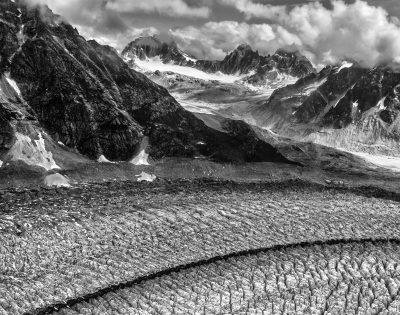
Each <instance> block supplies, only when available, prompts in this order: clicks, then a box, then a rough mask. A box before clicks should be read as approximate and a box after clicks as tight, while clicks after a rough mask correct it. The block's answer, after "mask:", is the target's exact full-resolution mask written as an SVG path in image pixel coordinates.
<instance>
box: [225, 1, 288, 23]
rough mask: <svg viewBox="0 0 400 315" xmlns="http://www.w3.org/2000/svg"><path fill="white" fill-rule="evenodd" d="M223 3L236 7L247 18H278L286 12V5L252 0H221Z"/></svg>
mask: <svg viewBox="0 0 400 315" xmlns="http://www.w3.org/2000/svg"><path fill="white" fill-rule="evenodd" d="M219 1H220V2H221V3H222V4H225V5H229V6H232V7H235V8H236V9H237V10H238V11H240V12H242V13H243V14H244V15H245V17H246V19H250V18H252V17H263V18H277V17H279V16H281V15H285V14H286V10H287V6H286V5H271V4H262V3H255V2H253V1H251V0H219Z"/></svg>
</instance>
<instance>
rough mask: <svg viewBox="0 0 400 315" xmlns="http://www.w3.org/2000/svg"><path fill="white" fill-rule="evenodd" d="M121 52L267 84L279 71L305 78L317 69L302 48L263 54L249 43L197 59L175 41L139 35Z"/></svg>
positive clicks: (129, 58) (128, 56) (127, 55)
mask: <svg viewBox="0 0 400 315" xmlns="http://www.w3.org/2000/svg"><path fill="white" fill-rule="evenodd" d="M122 56H123V57H124V58H125V59H127V60H129V61H130V62H131V66H133V65H134V61H135V59H139V60H145V59H150V58H154V57H159V58H160V60H161V61H162V62H163V63H173V64H176V65H181V66H186V67H194V68H196V69H199V70H202V71H205V72H211V73H216V72H221V73H223V74H228V75H235V74H239V75H249V77H248V78H247V79H246V82H247V83H250V84H254V85H260V84H263V83H264V84H265V81H266V80H268V79H271V78H272V77H273V76H274V75H275V77H276V76H277V75H278V74H279V73H281V74H286V75H288V76H292V77H297V78H302V77H304V76H307V75H309V74H311V73H315V71H316V70H315V69H314V67H313V65H312V64H311V62H310V61H309V60H307V58H306V57H304V56H302V55H301V54H300V53H299V52H289V51H285V50H282V49H280V50H278V51H277V52H276V53H275V54H273V55H272V56H262V55H260V54H259V53H258V51H253V50H252V48H251V47H250V46H249V45H246V44H243V45H240V46H238V47H237V48H236V49H235V50H233V51H232V52H231V53H230V54H228V55H227V56H226V57H225V58H224V59H223V60H220V61H215V60H196V59H194V58H191V57H189V56H188V55H187V54H185V53H184V52H182V51H181V50H179V48H178V47H177V45H176V44H175V43H171V44H166V43H162V42H161V41H159V40H158V39H157V38H155V37H140V38H138V39H136V40H134V41H133V42H131V43H129V44H128V46H127V47H126V48H125V49H124V50H123V51H122Z"/></svg>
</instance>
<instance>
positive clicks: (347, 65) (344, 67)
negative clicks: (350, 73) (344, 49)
mask: <svg viewBox="0 0 400 315" xmlns="http://www.w3.org/2000/svg"><path fill="white" fill-rule="evenodd" d="M352 66H353V63H351V62H348V61H343V62H342V65H341V66H340V68H339V69H337V71H336V73H339V72H340V71H342V70H343V69H346V68H351V67H352Z"/></svg>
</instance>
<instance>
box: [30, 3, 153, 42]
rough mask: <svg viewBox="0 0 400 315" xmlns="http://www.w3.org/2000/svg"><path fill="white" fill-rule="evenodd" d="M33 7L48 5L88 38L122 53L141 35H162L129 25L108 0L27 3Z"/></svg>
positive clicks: (145, 28)
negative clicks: (127, 45) (129, 43)
mask: <svg viewBox="0 0 400 315" xmlns="http://www.w3.org/2000/svg"><path fill="white" fill-rule="evenodd" d="M25 1H26V2H27V3H28V4H30V5H48V6H49V7H50V8H51V9H52V10H53V11H54V12H55V13H58V14H61V15H62V16H63V17H64V18H65V19H66V20H67V21H68V22H70V23H71V24H73V25H74V26H75V27H76V28H77V29H78V31H79V33H80V34H81V35H82V36H84V37H85V38H87V39H95V40H97V41H98V42H99V43H101V44H104V45H110V46H113V47H115V48H117V49H119V50H122V49H123V48H124V46H125V45H126V44H127V43H128V42H130V41H131V40H132V39H134V38H136V37H138V36H150V35H157V34H159V33H160V32H159V30H158V29H156V28H154V27H144V28H137V27H133V26H131V25H129V24H128V23H127V22H126V20H124V19H123V18H122V17H121V15H120V14H119V13H118V12H116V11H114V10H112V9H109V8H107V3H108V0H85V1H82V0H68V1H65V0H25Z"/></svg>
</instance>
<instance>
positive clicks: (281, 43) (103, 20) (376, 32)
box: [28, 0, 400, 65]
mask: <svg viewBox="0 0 400 315" xmlns="http://www.w3.org/2000/svg"><path fill="white" fill-rule="evenodd" d="M28 1H31V2H39V3H46V4H47V5H48V6H49V7H50V8H51V9H52V10H53V11H54V12H56V13H58V14H60V15H63V16H64V17H65V18H66V19H67V20H68V21H69V22H70V23H71V24H73V25H74V26H76V27H77V28H78V30H79V31H80V32H81V33H82V34H83V35H84V36H85V37H87V38H88V39H89V38H94V39H97V40H98V41H99V42H101V43H104V44H109V45H111V46H114V47H116V48H117V49H119V50H121V49H123V47H124V46H125V45H126V44H127V43H128V42H130V41H131V40H134V39H135V38H136V37H138V36H140V35H153V34H157V35H158V36H160V37H161V38H162V39H165V40H166V39H168V38H171V39H173V40H175V41H176V42H177V43H178V45H179V46H180V47H181V48H182V49H184V50H187V51H188V52H189V53H191V54H192V55H194V56H195V57H197V58H208V59H222V58H223V57H224V55H225V54H226V53H227V52H229V51H231V50H232V49H234V48H235V47H236V46H237V45H239V44H242V43H248V44H250V45H251V46H252V47H253V48H254V49H257V50H259V51H260V53H263V54H267V53H273V52H274V51H275V50H276V49H278V48H287V49H296V50H300V51H301V52H303V53H304V54H305V55H307V57H309V58H310V59H311V60H312V61H313V62H314V63H315V64H316V65H318V64H326V63H334V62H339V61H340V60H342V59H354V60H357V61H360V62H363V63H365V64H367V65H375V64H377V63H380V62H388V61H396V62H397V61H400V23H399V21H400V19H399V18H400V0H364V1H361V0H356V1H355V0H332V1H330V0H68V1H66V0H28Z"/></svg>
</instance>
